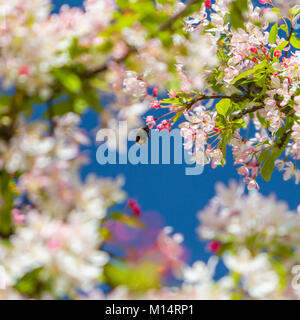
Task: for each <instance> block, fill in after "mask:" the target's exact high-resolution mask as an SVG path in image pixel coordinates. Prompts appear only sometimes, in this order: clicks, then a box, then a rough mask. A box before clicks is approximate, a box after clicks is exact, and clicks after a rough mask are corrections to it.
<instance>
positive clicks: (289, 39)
mask: <svg viewBox="0 0 300 320" xmlns="http://www.w3.org/2000/svg"><path fill="white" fill-rule="evenodd" d="M293 32H294V27H293V24H292V23H291V30H290V33H289V35H288V38H287V41H288V42H289V43H288V45H290V44H291V43H290V41H291V37H292V34H293ZM288 45H287V46H288ZM288 53H289V52H288V51H286V52H285V54H284V57H285V58H286V57H287V56H288Z"/></svg>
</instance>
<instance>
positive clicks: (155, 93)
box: [152, 87, 159, 97]
mask: <svg viewBox="0 0 300 320" xmlns="http://www.w3.org/2000/svg"><path fill="white" fill-rule="evenodd" d="M158 92H159V91H158V88H157V87H155V88H153V91H152V95H153V97H156V96H157V95H158Z"/></svg>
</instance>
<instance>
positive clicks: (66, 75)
mask: <svg viewBox="0 0 300 320" xmlns="http://www.w3.org/2000/svg"><path fill="white" fill-rule="evenodd" d="M54 75H55V77H56V78H57V80H58V81H59V82H60V83H61V84H62V85H63V86H64V87H65V88H66V89H67V90H69V91H71V92H74V93H76V92H78V91H80V90H81V88H82V85H81V80H80V78H79V77H78V76H77V75H76V74H74V73H72V72H69V71H66V70H57V71H55V72H54Z"/></svg>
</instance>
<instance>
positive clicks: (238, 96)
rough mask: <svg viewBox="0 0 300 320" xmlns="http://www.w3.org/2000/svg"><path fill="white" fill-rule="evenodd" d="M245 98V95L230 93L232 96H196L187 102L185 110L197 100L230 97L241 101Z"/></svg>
mask: <svg viewBox="0 0 300 320" xmlns="http://www.w3.org/2000/svg"><path fill="white" fill-rule="evenodd" d="M244 98H245V96H242V95H232V96H224V95H211V96H205V95H203V96H200V97H196V98H195V99H193V100H192V101H191V102H189V103H187V110H188V109H190V108H192V107H193V105H194V104H195V103H197V102H199V101H203V100H211V99H230V100H233V101H235V102H237V101H241V100H243V99H244Z"/></svg>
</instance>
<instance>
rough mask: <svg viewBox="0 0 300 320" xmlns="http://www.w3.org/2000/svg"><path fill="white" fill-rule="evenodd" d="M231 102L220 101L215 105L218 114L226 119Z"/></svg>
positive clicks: (226, 100)
mask: <svg viewBox="0 0 300 320" xmlns="http://www.w3.org/2000/svg"><path fill="white" fill-rule="evenodd" d="M231 104H232V103H231V100H230V99H222V100H221V101H219V102H218V103H217V104H216V110H217V112H218V114H220V115H222V116H224V117H226V116H227V114H228V111H229V110H230V107H231Z"/></svg>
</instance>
